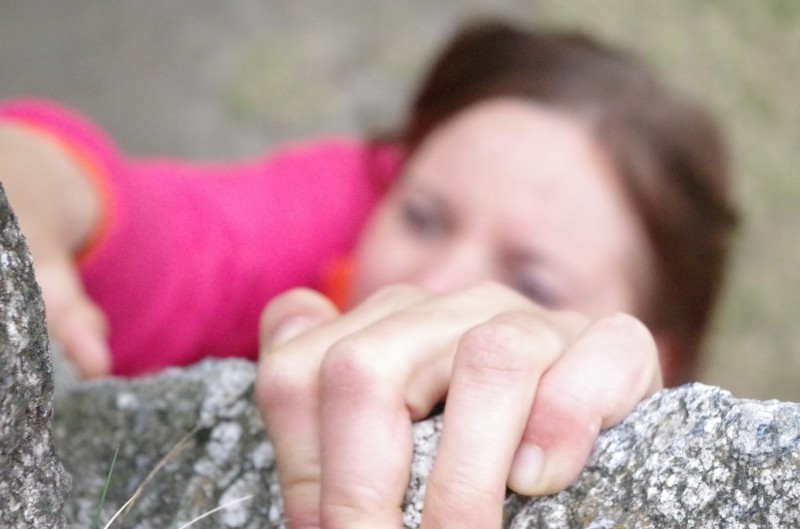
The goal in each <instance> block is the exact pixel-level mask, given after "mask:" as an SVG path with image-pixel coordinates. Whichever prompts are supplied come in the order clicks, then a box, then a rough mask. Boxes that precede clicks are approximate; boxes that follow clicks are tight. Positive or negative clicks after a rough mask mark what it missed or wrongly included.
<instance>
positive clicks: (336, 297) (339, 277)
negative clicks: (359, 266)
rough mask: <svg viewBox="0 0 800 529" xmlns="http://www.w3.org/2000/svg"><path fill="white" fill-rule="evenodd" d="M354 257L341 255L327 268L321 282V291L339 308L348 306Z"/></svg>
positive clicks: (353, 274) (343, 308) (353, 272)
mask: <svg viewBox="0 0 800 529" xmlns="http://www.w3.org/2000/svg"><path fill="white" fill-rule="evenodd" d="M355 269H356V266H355V259H353V257H352V256H346V257H341V258H339V259H337V260H336V261H334V262H333V264H332V265H331V266H330V268H328V270H327V273H326V275H325V276H324V279H323V283H322V293H323V294H325V295H326V296H328V298H329V299H330V300H331V301H332V302H333V304H334V305H336V307H337V308H338V309H339V310H342V311H345V310H347V309H349V308H350V304H351V300H350V298H351V296H352V288H353V279H354V278H355Z"/></svg>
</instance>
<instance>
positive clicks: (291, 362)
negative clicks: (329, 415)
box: [255, 354, 316, 409]
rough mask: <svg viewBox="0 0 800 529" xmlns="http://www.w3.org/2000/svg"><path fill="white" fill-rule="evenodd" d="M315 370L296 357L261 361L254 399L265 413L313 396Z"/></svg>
mask: <svg viewBox="0 0 800 529" xmlns="http://www.w3.org/2000/svg"><path fill="white" fill-rule="evenodd" d="M315 373H316V370H315V369H314V367H313V366H312V365H309V364H308V363H307V362H298V361H297V360H296V355H288V354H273V355H269V356H265V357H263V358H262V359H261V363H260V366H259V371H258V380H257V381H256V387H255V391H256V398H257V399H258V402H259V403H260V404H261V405H262V406H263V407H264V408H266V409H271V408H272V407H281V406H286V405H287V403H295V402H298V401H299V400H301V399H308V398H310V396H311V395H313V394H314V392H313V387H314V384H315V379H316V376H315Z"/></svg>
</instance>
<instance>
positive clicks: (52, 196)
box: [0, 121, 100, 261]
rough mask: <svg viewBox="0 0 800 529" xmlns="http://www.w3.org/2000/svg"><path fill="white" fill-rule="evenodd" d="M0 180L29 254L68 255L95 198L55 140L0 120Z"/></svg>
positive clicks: (92, 215) (89, 224)
mask: <svg viewBox="0 0 800 529" xmlns="http://www.w3.org/2000/svg"><path fill="white" fill-rule="evenodd" d="M0 182H2V184H3V187H4V188H5V192H6V195H7V196H8V199H9V202H10V203H11V207H12V208H13V210H14V212H15V213H16V215H17V217H18V220H19V224H20V228H21V230H22V232H23V234H24V235H25V237H26V239H27V241H28V245H29V247H30V250H31V254H32V255H33V257H34V260H35V261H37V260H53V259H64V258H71V257H72V256H73V255H74V254H75V253H76V252H77V251H78V250H79V249H80V248H81V247H82V246H83V245H84V244H85V243H86V242H87V241H88V240H89V238H90V237H91V235H92V234H93V233H94V232H95V230H96V229H97V227H98V225H99V222H100V199H99V197H98V195H97V192H96V190H95V188H94V187H93V184H92V183H91V181H90V179H89V178H88V176H87V175H85V174H84V173H83V172H82V170H81V169H80V168H79V167H78V166H77V164H75V163H74V162H73V160H72V159H71V158H70V156H69V155H68V154H67V152H66V151H65V150H64V149H62V148H61V147H60V146H59V145H58V144H57V142H55V141H51V140H49V139H48V138H47V137H45V136H43V135H41V134H38V133H36V132H34V131H32V130H31V129H29V128H28V127H27V126H25V125H20V124H16V123H14V122H3V121H0Z"/></svg>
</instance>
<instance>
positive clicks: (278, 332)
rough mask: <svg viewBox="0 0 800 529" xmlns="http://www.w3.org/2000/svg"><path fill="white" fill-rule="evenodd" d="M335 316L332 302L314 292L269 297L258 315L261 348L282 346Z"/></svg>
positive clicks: (298, 291)
mask: <svg viewBox="0 0 800 529" xmlns="http://www.w3.org/2000/svg"><path fill="white" fill-rule="evenodd" d="M338 314H339V310H338V309H337V308H336V306H335V305H334V304H333V302H332V301H331V300H329V299H328V298H327V297H325V296H324V295H322V294H320V293H319V292H317V291H314V290H311V289H308V288H296V289H292V290H289V291H287V292H285V293H283V294H281V295H279V296H276V297H275V298H273V299H272V300H271V301H270V302H269V303H268V304H267V305H266V306H265V307H264V310H263V311H262V313H261V320H260V323H259V336H260V339H261V344H262V347H263V346H264V345H279V344H282V343H286V342H287V341H289V340H291V339H292V338H294V337H296V336H297V335H299V334H302V333H303V332H304V331H306V330H308V329H310V328H311V327H314V326H315V325H317V324H319V323H320V322H322V321H325V320H328V319H330V318H331V317H333V316H336V315H338Z"/></svg>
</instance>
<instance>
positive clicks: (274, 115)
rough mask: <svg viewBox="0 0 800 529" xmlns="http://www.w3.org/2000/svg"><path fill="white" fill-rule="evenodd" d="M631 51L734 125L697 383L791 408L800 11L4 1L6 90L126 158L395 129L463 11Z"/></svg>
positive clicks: (610, 1) (0, 28)
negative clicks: (732, 251) (49, 107)
mask: <svg viewBox="0 0 800 529" xmlns="http://www.w3.org/2000/svg"><path fill="white" fill-rule="evenodd" d="M484 12H489V13H499V14H507V15H509V16H512V17H514V18H515V19H517V20H521V21H525V22H540V23H545V24H550V25H559V26H568V27H578V28H584V29H588V30H590V31H593V32H596V33H598V34H599V35H601V36H603V37H605V38H606V39H607V40H610V41H611V42H616V43H619V44H621V45H623V46H628V47H631V48H633V49H634V50H635V51H636V52H637V53H639V54H640V55H642V56H643V57H644V58H645V59H646V60H647V61H648V62H650V63H651V64H652V65H653V66H654V67H655V68H656V69H657V70H659V71H660V72H661V73H662V74H663V75H665V76H667V77H668V78H671V79H672V80H673V83H674V84H676V85H677V86H679V87H681V88H682V89H684V90H685V91H687V92H688V93H690V94H692V95H694V96H695V97H696V98H698V99H700V100H701V101H703V102H705V103H706V104H708V105H709V106H710V107H711V108H712V109H713V111H714V112H715V113H716V114H717V116H718V117H719V118H720V120H721V121H722V122H723V124H724V126H725V127H726V129H727V131H728V133H729V137H730V140H731V144H732V150H733V152H734V155H735V163H736V169H737V173H738V175H739V178H740V185H739V191H740V195H741V197H742V200H743V203H744V206H745V207H744V209H745V215H746V218H745V221H746V222H745V225H744V229H743V231H742V236H741V238H740V241H739V245H738V249H737V255H736V261H735V266H734V268H733V270H732V274H731V276H730V288H729V290H728V293H727V296H726V298H725V300H724V303H723V306H722V310H721V311H720V313H719V318H718V324H717V326H716V332H715V333H714V336H713V338H712V340H711V341H710V342H709V362H708V366H707V369H706V372H705V374H704V380H705V381H706V382H709V383H712V384H716V385H720V386H722V387H725V388H728V389H731V390H732V391H733V392H734V393H735V394H736V395H738V396H750V397H756V398H780V399H784V400H795V401H797V400H800V384H798V381H799V380H800V325H798V324H797V323H796V322H795V319H796V315H797V314H800V266H798V265H800V233H798V227H799V226H800V175H798V170H800V102H799V101H798V96H797V87H798V86H800V3H797V2H794V1H793V0H764V1H762V2H752V1H750V0H727V1H726V2H720V1H714V0H673V1H671V2H656V1H650V0H647V1H640V0H607V1H606V2H590V1H575V2H563V1H557V0H529V1H522V0H518V1H513V0H485V1H477V0H475V1H464V0H411V1H407V2H390V1H388V0H380V1H376V0H337V1H336V2H331V1H329V0H306V1H303V2H285V1H282V0H269V1H267V0H226V1H225V2H220V1H218V0H171V1H170V2H126V1H124V0H70V1H69V2H63V1H62V0H2V3H0V97H5V96H12V95H20V94H38V95H45V96H49V97H55V98H57V99H59V100H61V101H64V102H66V103H69V104H70V105H73V106H75V107H77V108H78V109H80V110H82V111H84V112H86V113H88V114H89V115H91V116H93V117H94V118H95V119H97V121H99V122H100V123H101V124H102V125H103V126H105V127H106V128H107V129H108V130H110V131H111V132H112V134H113V135H114V136H115V137H116V138H117V139H118V140H119V142H120V143H121V144H122V145H123V146H124V148H125V149H127V150H128V151H130V152H133V153H141V154H170V155H180V156H188V157H196V158H217V157H232V156H243V155H248V154H254V153H256V152H260V151H261V150H262V149H264V148H265V146H268V145H270V144H273V143H276V142H279V141H283V140H286V139H291V138H297V137H302V136H305V135H309V134H317V133H321V132H331V131H352V132H360V131H364V130H373V129H376V128H381V127H385V126H388V125H391V124H392V123H393V121H394V120H395V118H396V117H397V116H398V114H399V112H400V110H401V109H402V107H403V105H404V103H405V101H406V99H407V97H408V91H409V89H410V87H411V86H412V85H413V83H414V82H415V80H416V79H417V77H418V76H419V74H420V72H421V70H422V69H423V68H424V66H425V64H426V60H427V59H428V58H429V57H430V55H431V53H432V52H433V50H435V49H436V47H437V45H438V44H439V43H440V42H441V41H442V40H443V39H445V38H446V36H447V35H448V34H449V32H450V31H451V30H452V29H453V28H454V27H455V25H456V24H457V23H458V21H460V20H462V19H463V17H465V16H469V15H473V14H476V13H484Z"/></svg>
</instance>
